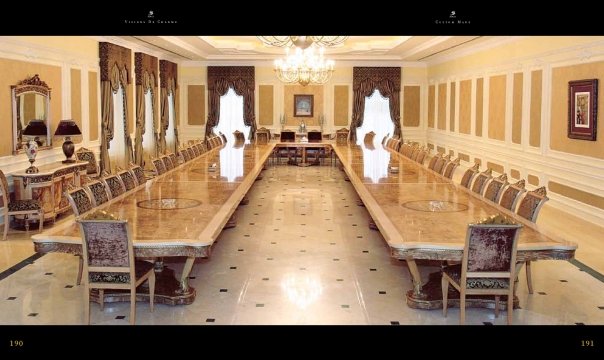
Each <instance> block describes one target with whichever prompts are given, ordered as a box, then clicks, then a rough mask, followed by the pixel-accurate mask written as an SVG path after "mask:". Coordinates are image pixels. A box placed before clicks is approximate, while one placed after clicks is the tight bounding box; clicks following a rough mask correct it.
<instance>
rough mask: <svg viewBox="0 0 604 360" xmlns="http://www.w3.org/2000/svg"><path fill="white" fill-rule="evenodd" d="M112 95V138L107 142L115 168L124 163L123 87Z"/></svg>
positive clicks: (124, 166) (110, 158) (122, 165)
mask: <svg viewBox="0 0 604 360" xmlns="http://www.w3.org/2000/svg"><path fill="white" fill-rule="evenodd" d="M112 95H113V140H111V143H110V144H109V151H108V152H109V161H110V162H111V167H112V168H113V169H115V168H116V167H118V166H120V167H121V168H123V169H125V168H127V167H128V164H126V139H125V135H126V129H125V128H124V122H125V120H124V117H125V116H126V114H124V88H123V87H122V86H121V85H120V87H119V88H118V89H117V92H116V93H114V94H112Z"/></svg>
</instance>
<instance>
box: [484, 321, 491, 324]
mask: <svg viewBox="0 0 604 360" xmlns="http://www.w3.org/2000/svg"><path fill="white" fill-rule="evenodd" d="M483 325H493V323H492V322H490V321H484V322H483Z"/></svg>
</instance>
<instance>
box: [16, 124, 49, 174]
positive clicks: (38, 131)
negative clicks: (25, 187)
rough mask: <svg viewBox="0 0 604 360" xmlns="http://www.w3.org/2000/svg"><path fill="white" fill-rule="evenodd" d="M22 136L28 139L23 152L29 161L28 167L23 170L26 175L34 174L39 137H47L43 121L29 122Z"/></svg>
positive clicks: (39, 143)
mask: <svg viewBox="0 0 604 360" xmlns="http://www.w3.org/2000/svg"><path fill="white" fill-rule="evenodd" d="M21 135H22V136H27V137H30V140H29V141H28V142H27V143H26V144H24V145H23V150H24V151H25V154H26V155H27V158H28V159H29V163H30V166H29V167H28V168H27V169H26V170H25V172H26V173H27V174H36V173H37V172H38V168H37V167H35V166H34V161H36V155H37V154H38V146H41V145H42V143H41V142H40V136H47V135H48V128H47V127H46V122H45V121H44V120H36V119H34V120H30V121H29V123H28V124H27V126H26V127H25V129H23V131H22V132H21Z"/></svg>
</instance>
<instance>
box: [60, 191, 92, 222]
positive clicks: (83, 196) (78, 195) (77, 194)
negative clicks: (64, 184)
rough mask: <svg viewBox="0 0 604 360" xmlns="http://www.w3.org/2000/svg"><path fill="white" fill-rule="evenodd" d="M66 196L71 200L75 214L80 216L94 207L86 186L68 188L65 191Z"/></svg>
mask: <svg viewBox="0 0 604 360" xmlns="http://www.w3.org/2000/svg"><path fill="white" fill-rule="evenodd" d="M65 197H66V198H67V201H69V204H70V205H71V208H72V209H73V213H74V214H75V216H80V215H81V214H83V213H85V212H86V211H88V210H90V209H92V207H93V205H92V200H91V199H90V195H89V194H88V191H86V190H85V189H84V188H81V187H79V188H76V189H73V190H68V191H66V192H65Z"/></svg>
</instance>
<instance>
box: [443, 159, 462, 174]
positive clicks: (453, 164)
mask: <svg viewBox="0 0 604 360" xmlns="http://www.w3.org/2000/svg"><path fill="white" fill-rule="evenodd" d="M458 166H459V158H457V159H455V160H452V161H449V162H448V163H447V164H446V165H445V169H444V170H443V176H444V177H446V178H447V179H453V174H454V173H455V169H457V167H458Z"/></svg>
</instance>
